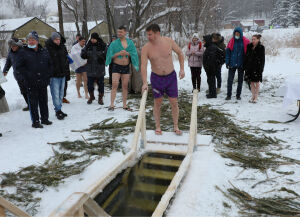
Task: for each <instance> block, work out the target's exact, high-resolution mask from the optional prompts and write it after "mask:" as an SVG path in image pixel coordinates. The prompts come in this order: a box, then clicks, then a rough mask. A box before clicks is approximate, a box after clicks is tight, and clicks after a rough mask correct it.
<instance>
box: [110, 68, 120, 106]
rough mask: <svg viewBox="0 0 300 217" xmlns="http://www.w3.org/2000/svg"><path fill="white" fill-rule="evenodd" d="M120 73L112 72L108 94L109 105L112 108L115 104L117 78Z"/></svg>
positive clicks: (118, 78)
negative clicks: (109, 92)
mask: <svg viewBox="0 0 300 217" xmlns="http://www.w3.org/2000/svg"><path fill="white" fill-rule="evenodd" d="M120 77H121V74H119V73H112V88H111V94H110V107H111V108H114V106H115V104H114V103H115V99H116V95H117V90H118V86H119V80H120Z"/></svg>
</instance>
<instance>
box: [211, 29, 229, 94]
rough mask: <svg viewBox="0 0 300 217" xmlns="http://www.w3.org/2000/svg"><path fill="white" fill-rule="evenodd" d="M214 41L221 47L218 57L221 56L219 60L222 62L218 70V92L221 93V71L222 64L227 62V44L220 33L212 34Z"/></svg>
mask: <svg viewBox="0 0 300 217" xmlns="http://www.w3.org/2000/svg"><path fill="white" fill-rule="evenodd" d="M212 41H213V43H214V44H216V45H217V47H218V48H219V51H218V58H219V62H220V63H221V64H220V65H219V68H218V69H217V71H216V79H217V94H219V93H220V91H221V86H222V74H221V72H222V65H223V64H224V63H225V56H226V51H225V49H226V45H225V44H224V37H223V36H222V35H221V34H220V33H213V34H212Z"/></svg>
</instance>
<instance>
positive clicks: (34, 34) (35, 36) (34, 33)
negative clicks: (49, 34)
mask: <svg viewBox="0 0 300 217" xmlns="http://www.w3.org/2000/svg"><path fill="white" fill-rule="evenodd" d="M30 38H32V39H34V40H36V41H39V35H38V33H37V32H36V31H31V32H30V33H29V34H28V35H27V37H26V39H27V40H28V39H30Z"/></svg>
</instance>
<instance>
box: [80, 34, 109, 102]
mask: <svg viewBox="0 0 300 217" xmlns="http://www.w3.org/2000/svg"><path fill="white" fill-rule="evenodd" d="M105 52H106V44H105V43H104V42H103V40H102V39H101V38H100V37H99V35H98V34H97V33H95V32H94V33H92V35H91V39H90V40H89V42H88V43H87V45H86V46H85V47H84V48H83V49H82V51H81V57H82V59H87V77H88V91H89V94H90V98H89V100H88V101H87V103H88V104H91V103H92V102H93V100H95V95H94V83H95V82H97V84H98V91H99V97H98V103H99V104H100V105H103V96H104V75H105V56H106V54H105Z"/></svg>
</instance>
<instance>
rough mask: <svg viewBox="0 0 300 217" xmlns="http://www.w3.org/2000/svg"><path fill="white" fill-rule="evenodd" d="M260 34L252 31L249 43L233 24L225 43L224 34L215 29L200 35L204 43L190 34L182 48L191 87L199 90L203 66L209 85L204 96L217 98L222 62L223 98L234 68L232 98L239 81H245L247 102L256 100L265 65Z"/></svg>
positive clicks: (239, 91) (239, 88)
mask: <svg viewBox="0 0 300 217" xmlns="http://www.w3.org/2000/svg"><path fill="white" fill-rule="evenodd" d="M261 37H262V36H261V35H259V34H257V35H253V37H252V42H251V43H250V40H249V39H247V38H246V37H244V36H243V30H242V29H241V28H240V27H237V28H235V29H234V32H233V37H232V38H231V39H230V41H229V43H228V45H227V47H226V45H225V44H224V37H222V36H221V35H220V34H219V33H213V34H211V35H205V36H203V44H204V45H203V44H202V42H201V41H200V37H199V36H198V35H197V34H194V35H193V37H192V40H191V42H190V43H189V44H188V48H187V51H186V56H187V57H188V63H189V67H190V69H191V74H192V84H193V89H198V90H199V91H200V85H201V69H202V66H203V67H204V69H205V72H206V75H207V83H208V87H209V88H208V90H207V95H206V96H207V98H208V99H211V98H217V94H219V93H220V91H221V84H222V76H221V68H222V65H223V64H226V68H227V69H228V80H227V97H226V100H231V97H232V86H233V81H234V77H235V72H236V71H237V72H238V85H237V91H236V99H237V100H241V94H242V87H243V82H244V81H246V82H247V83H248V84H249V87H250V89H251V92H252V97H251V99H250V100H249V102H250V103H257V100H258V94H259V87H260V82H262V74H263V71H264V65H265V48H264V46H263V45H262V43H261V41H260V40H261ZM203 47H205V50H204V49H203Z"/></svg>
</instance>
